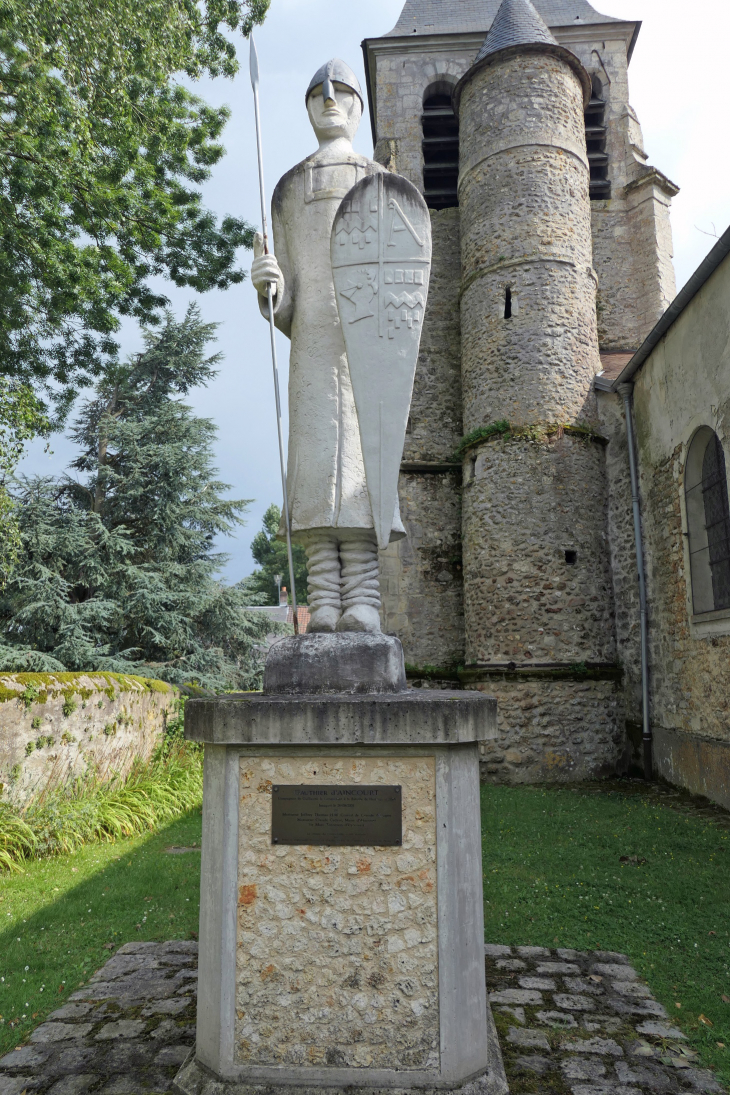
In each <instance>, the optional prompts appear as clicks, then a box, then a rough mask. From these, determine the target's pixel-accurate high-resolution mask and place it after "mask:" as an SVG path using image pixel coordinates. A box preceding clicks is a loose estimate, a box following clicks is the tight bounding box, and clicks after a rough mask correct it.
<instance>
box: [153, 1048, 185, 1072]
mask: <svg viewBox="0 0 730 1095" xmlns="http://www.w3.org/2000/svg"><path fill="white" fill-rule="evenodd" d="M190 1049H191V1047H190V1046H179V1045H178V1046H163V1047H162V1049H161V1050H160V1052H159V1053H158V1054H157V1056H156V1057H155V1064H156V1065H177V1067H178V1068H179V1067H180V1065H181V1064H182V1063H183V1061H184V1060H185V1059H186V1058H187V1057H188V1055H189V1054H190Z"/></svg>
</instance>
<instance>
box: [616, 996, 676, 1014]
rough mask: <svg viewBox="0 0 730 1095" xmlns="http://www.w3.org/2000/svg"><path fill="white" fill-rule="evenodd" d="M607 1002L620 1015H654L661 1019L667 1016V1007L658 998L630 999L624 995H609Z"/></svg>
mask: <svg viewBox="0 0 730 1095" xmlns="http://www.w3.org/2000/svg"><path fill="white" fill-rule="evenodd" d="M605 1004H606V1007H609V1008H611V1010H612V1011H615V1012H616V1013H617V1014H618V1015H654V1016H656V1017H657V1018H659V1019H666V1017H667V1009H666V1008H665V1007H664V1006H663V1004H660V1003H659V1001H658V1000H642V1001H638V1000H633V1001H630V1000H627V999H626V998H625V997H622V996H607V997H606V1000H605Z"/></svg>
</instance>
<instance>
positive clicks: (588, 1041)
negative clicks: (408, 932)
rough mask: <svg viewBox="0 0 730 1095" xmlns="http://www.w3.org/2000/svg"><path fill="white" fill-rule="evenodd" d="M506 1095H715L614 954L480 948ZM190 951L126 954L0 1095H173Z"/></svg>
mask: <svg viewBox="0 0 730 1095" xmlns="http://www.w3.org/2000/svg"><path fill="white" fill-rule="evenodd" d="M485 952H486V965H487V986H488V988H489V994H490V996H489V998H490V1002H491V1006H492V1011H493V1014H494V1018H495V1021H496V1025H497V1029H498V1031H499V1038H500V1044H501V1047H502V1054H503V1057H504V1064H505V1070H506V1073H507V1079H508V1082H509V1090H510V1093H511V1095H521V1093H527V1092H529V1093H535V1095H681V1093H684V1092H687V1093H698V1095H715V1093H717V1095H722V1093H724V1091H725V1089H724V1088H723V1087H722V1086H721V1085H720V1084H719V1083H718V1082H717V1081H716V1080H715V1079H714V1077H713V1075H712V1073H711V1072H708V1071H706V1070H704V1069H700V1068H698V1067H697V1065H696V1063H695V1062H696V1055H695V1054H694V1053H693V1052H692V1051H691V1050H690V1049H688V1048H687V1046H686V1044H685V1039H684V1035H683V1034H682V1033H681V1032H680V1031H679V1030H676V1029H675V1028H674V1027H672V1026H671V1024H670V1023H669V1021H668V1019H667V1015H666V1012H665V1010H664V1008H663V1007H662V1006H661V1004H658V1003H657V1002H656V1000H654V999H653V997H652V995H651V992H650V991H649V988H648V987H647V986H646V985H645V984H644V983H643V982H642V981H640V980H639V978H638V977H637V975H636V972H635V971H634V970H633V969H632V967H631V966H630V965H629V961H628V959H627V958H626V956H625V955H623V954H613V953H611V952H604V951H594V952H590V953H586V952H582V951H572V950H563V949H561V950H554V951H550V950H546V949H544V948H542V947H503V946H487V947H485ZM197 960H198V944H197V943H188V942H180V941H172V942H169V943H127V944H126V946H123V947H120V949H119V950H118V951H117V953H116V954H115V955H114V957H113V958H110V959H109V961H108V962H107V963H106V965H105V966H103V967H102V969H100V970H99V971H98V972H97V973H95V974H94V976H93V977H92V978H91V980H90V981H89V983H88V984H87V985H86V986H85V987H84V988H83V989H80V990H79V991H78V992H75V993H73V995H72V996H71V997H70V998H69V1002H68V1003H67V1004H66V1005H65V1006H64V1007H62V1008H59V1010H58V1011H55V1012H54V1013H53V1014H52V1015H50V1016H49V1017H48V1020H47V1021H46V1022H45V1023H42V1024H41V1026H39V1027H37V1028H36V1029H35V1030H34V1031H33V1033H32V1034H31V1036H30V1040H29V1042H28V1044H26V1045H25V1046H23V1047H21V1048H20V1049H16V1050H14V1051H13V1052H11V1053H8V1054H7V1055H6V1056H5V1057H3V1058H2V1059H0V1095H22V1093H23V1092H27V1093H28V1095H87V1093H92V1092H93V1095H153V1093H154V1095H172V1081H173V1078H174V1076H175V1074H176V1073H177V1071H178V1069H179V1067H180V1065H181V1064H182V1062H183V1061H184V1060H185V1058H186V1057H187V1055H188V1053H189V1051H190V1049H191V1048H192V1046H193V1045H194V1042H195V1006H196V985H195V979H196V977H197Z"/></svg>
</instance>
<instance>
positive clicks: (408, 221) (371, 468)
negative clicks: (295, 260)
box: [331, 173, 431, 548]
mask: <svg viewBox="0 0 730 1095" xmlns="http://www.w3.org/2000/svg"><path fill="white" fill-rule="evenodd" d="M331 256H332V272H333V275H334V284H335V296H336V298H337V308H338V310H339V314H340V321H341V323H342V331H343V335H344V339H345V347H346V349H347V359H348V363H349V367H350V377H351V380H352V390H353V394H354V396H355V406H356V408H357V417H358V421H359V425H360V441H361V444H362V453H363V460H364V463H365V477H366V480H367V486H368V494H369V496H370V505H371V508H372V512H373V523H374V526H375V532H376V534H377V538H378V545H379V547H381V548H383V547H385V546H386V545H387V544H388V542H389V539H390V531H391V527H392V522H393V512H394V510H395V504H396V498H397V493H398V472H399V469H400V462H401V457H402V454H403V443H404V440H405V433H406V424H407V421H408V411H409V408H410V404H411V393H412V391H413V378H414V376H415V372H416V362H417V360H418V347H419V344H420V341H421V330H422V328H423V316H424V312H425V309H426V300H427V297H428V281H429V275H430V271H431V220H430V216H429V212H428V207H427V206H426V203H425V201H424V200H423V198H422V196H421V194H420V193H419V191H418V190H417V189H416V188H415V186H413V185H412V184H411V183H409V182H408V180H407V179H404V178H403V177H402V176H401V175H391V174H388V173H384V174H378V175H371V176H369V177H368V178H366V179H362V180H361V181H360V182H359V183H357V184H356V185H355V186H353V188H352V190H350V191H349V193H348V194H347V196H346V197H345V198H344V199H343V201H342V204H341V205H340V208H339V209H338V211H337V215H336V217H335V221H334V224H333V226H332V240H331Z"/></svg>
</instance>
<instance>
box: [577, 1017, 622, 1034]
mask: <svg viewBox="0 0 730 1095" xmlns="http://www.w3.org/2000/svg"><path fill="white" fill-rule="evenodd" d="M623 1025H624V1023H623V1020H622V1019H617V1018H616V1016H615V1015H593V1014H591V1015H584V1016H583V1020H582V1022H581V1026H582V1027H583V1029H584V1030H590V1031H598V1030H603V1031H605V1032H606V1034H616V1032H617V1031H619V1030H621V1027H622V1026H623Z"/></svg>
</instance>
